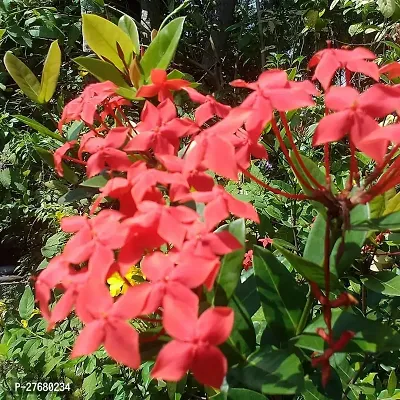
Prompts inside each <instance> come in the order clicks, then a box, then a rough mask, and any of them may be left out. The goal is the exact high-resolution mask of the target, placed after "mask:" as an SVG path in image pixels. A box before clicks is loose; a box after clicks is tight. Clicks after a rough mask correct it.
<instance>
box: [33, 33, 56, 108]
mask: <svg viewBox="0 0 400 400" xmlns="http://www.w3.org/2000/svg"><path fill="white" fill-rule="evenodd" d="M60 68H61V50H60V46H59V45H58V40H55V41H54V42H53V43H52V44H51V45H50V48H49V52H48V53H47V57H46V61H45V62H44V67H43V74H42V80H41V82H40V93H39V97H38V101H39V103H47V102H48V101H49V100H50V99H51V98H52V97H53V94H54V92H55V90H56V87H57V82H58V77H59V75H60Z"/></svg>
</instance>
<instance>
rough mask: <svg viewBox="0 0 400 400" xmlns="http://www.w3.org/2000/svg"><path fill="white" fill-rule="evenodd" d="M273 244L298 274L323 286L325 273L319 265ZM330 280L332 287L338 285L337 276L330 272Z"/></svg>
mask: <svg viewBox="0 0 400 400" xmlns="http://www.w3.org/2000/svg"><path fill="white" fill-rule="evenodd" d="M273 246H274V247H276V248H277V249H278V250H279V251H280V252H281V253H282V255H283V256H284V257H285V258H286V259H287V260H288V261H289V263H290V265H291V266H292V267H293V268H294V269H295V270H296V271H297V272H298V273H299V274H300V275H302V276H303V277H304V278H306V279H307V280H309V281H311V282H315V283H316V284H317V285H318V286H319V287H321V288H324V287H325V275H324V270H323V268H322V267H321V266H319V265H317V264H314V263H313V262H311V261H308V260H306V259H305V258H302V257H299V256H297V255H296V254H293V253H291V252H290V251H288V250H286V249H284V248H283V247H281V246H279V245H278V244H276V243H273ZM330 282H331V287H332V288H338V287H340V283H339V281H338V278H337V277H336V276H335V275H334V274H333V273H332V272H331V273H330Z"/></svg>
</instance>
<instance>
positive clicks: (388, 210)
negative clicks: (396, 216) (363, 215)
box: [383, 193, 400, 215]
mask: <svg viewBox="0 0 400 400" xmlns="http://www.w3.org/2000/svg"><path fill="white" fill-rule="evenodd" d="M397 211H400V193H397V194H396V195H395V196H393V197H392V198H390V199H389V200H388V202H387V204H386V207H385V211H384V212H383V215H388V214H392V213H394V212H397Z"/></svg>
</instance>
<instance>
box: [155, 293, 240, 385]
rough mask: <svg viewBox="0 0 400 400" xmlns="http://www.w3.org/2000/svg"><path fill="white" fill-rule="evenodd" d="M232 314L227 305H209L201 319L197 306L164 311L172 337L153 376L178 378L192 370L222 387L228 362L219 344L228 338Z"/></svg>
mask: <svg viewBox="0 0 400 400" xmlns="http://www.w3.org/2000/svg"><path fill="white" fill-rule="evenodd" d="M167 302H168V300H167ZM233 318H234V315H233V311H232V310H231V309H230V308H227V307H215V308H210V309H208V310H206V311H204V313H203V314H201V315H200V317H199V318H198V319H197V308H195V309H193V308H190V307H184V308H182V310H181V312H180V313H174V312H170V313H167V314H165V316H164V321H163V324H164V327H165V330H166V331H167V333H168V334H169V335H170V336H172V338H173V340H172V341H171V342H169V343H167V344H166V345H165V346H164V347H163V348H162V349H161V351H160V353H159V354H158V356H157V360H156V364H155V365H154V368H153V370H152V371H151V376H152V377H153V378H158V379H164V380H166V381H178V380H179V379H181V378H182V377H183V375H184V374H185V373H186V371H187V370H191V371H192V372H193V374H194V376H195V378H196V379H197V380H198V381H199V382H200V383H203V384H204V385H208V386H212V387H215V388H219V387H220V386H221V385H222V382H223V379H224V376H225V375H226V372H227V369H228V363H227V361H226V358H225V356H224V354H223V353H222V352H221V350H220V349H219V348H218V347H217V346H218V345H220V344H222V343H224V342H225V341H226V340H227V339H228V337H229V335H230V333H231V331H232V327H233Z"/></svg>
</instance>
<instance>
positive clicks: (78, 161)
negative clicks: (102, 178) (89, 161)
mask: <svg viewBox="0 0 400 400" xmlns="http://www.w3.org/2000/svg"><path fill="white" fill-rule="evenodd" d="M62 159H63V160H65V161H72V162H74V163H77V164H81V165H86V161H81V160H78V159H77V158H73V157H69V156H62Z"/></svg>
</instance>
